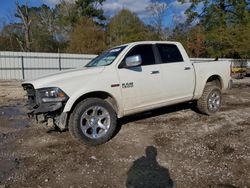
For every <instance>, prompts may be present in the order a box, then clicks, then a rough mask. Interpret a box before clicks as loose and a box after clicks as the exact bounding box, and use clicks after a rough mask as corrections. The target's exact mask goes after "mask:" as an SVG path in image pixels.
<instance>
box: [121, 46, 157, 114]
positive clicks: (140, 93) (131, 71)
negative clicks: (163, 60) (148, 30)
mask: <svg viewBox="0 0 250 188" xmlns="http://www.w3.org/2000/svg"><path fill="white" fill-rule="evenodd" d="M134 55H140V56H141V59H142V64H141V66H137V67H132V68H119V69H118V75H119V78H120V85H121V86H122V88H121V89H122V97H123V104H124V110H125V114H129V113H133V112H136V111H142V110H145V109H147V108H149V107H150V106H152V105H154V104H157V103H159V102H160V101H161V96H162V89H161V83H162V79H161V70H160V65H159V64H156V61H155V54H154V52H153V46H152V45H137V46H135V47H133V48H132V49H131V50H130V51H129V52H128V53H127V55H126V56H125V58H126V57H129V56H134ZM125 58H124V60H125ZM123 62H124V61H123ZM123 62H122V63H123Z"/></svg>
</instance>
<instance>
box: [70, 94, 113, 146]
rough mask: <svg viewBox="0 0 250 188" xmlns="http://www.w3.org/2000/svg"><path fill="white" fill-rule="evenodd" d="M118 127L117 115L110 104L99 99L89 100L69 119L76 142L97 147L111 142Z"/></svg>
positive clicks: (81, 103)
mask: <svg viewBox="0 0 250 188" xmlns="http://www.w3.org/2000/svg"><path fill="white" fill-rule="evenodd" d="M91 111H92V112H93V113H92V112H91ZM98 113H99V114H98ZM101 118H103V119H101ZM116 125H117V116H116V113H115V111H114V109H113V107H112V106H111V105H110V104H109V103H108V102H106V101H104V100H102V99H99V98H88V99H85V100H83V101H82V102H80V103H79V104H78V105H77V106H76V107H75V109H74V110H73V112H72V114H71V116H70V119H69V132H70V134H71V136H72V137H73V138H74V139H75V140H77V141H79V142H81V143H83V144H85V145H90V146H95V145H100V144H104V143H105V142H107V141H108V140H110V139H111V138H112V136H113V134H114V132H115V130H116ZM99 126H100V127H99ZM101 127H102V128H101ZM98 136H100V137H98Z"/></svg>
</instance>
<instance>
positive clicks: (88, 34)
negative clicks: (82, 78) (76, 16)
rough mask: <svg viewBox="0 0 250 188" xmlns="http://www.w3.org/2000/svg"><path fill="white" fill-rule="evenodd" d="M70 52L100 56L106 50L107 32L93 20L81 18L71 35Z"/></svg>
mask: <svg viewBox="0 0 250 188" xmlns="http://www.w3.org/2000/svg"><path fill="white" fill-rule="evenodd" d="M70 38H71V40H70V43H69V47H68V49H67V51H68V52H73V53H85V54H88V53H90V54H98V53H100V52H102V51H103V50H104V49H105V47H106V46H105V32H104V31H103V30H102V28H100V27H99V26H97V25H96V24H95V23H94V22H93V20H91V19H89V18H87V17H85V18H81V19H80V20H79V21H78V22H77V24H76V26H75V28H74V29H73V32H72V33H71V35H70Z"/></svg>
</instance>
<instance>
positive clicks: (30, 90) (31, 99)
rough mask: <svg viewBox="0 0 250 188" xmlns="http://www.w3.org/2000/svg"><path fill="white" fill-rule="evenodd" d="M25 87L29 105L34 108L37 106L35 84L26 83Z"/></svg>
mask: <svg viewBox="0 0 250 188" xmlns="http://www.w3.org/2000/svg"><path fill="white" fill-rule="evenodd" d="M23 89H24V90H25V91H26V92H27V97H28V101H27V102H28V106H29V107H30V108H31V109H34V108H35V107H36V106H37V102H36V90H35V89H34V87H33V85H31V84H24V85H23Z"/></svg>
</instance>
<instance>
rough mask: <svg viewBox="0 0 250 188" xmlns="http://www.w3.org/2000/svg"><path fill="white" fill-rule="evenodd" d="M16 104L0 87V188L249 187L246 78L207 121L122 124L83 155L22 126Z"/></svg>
mask: <svg viewBox="0 0 250 188" xmlns="http://www.w3.org/2000/svg"><path fill="white" fill-rule="evenodd" d="M23 96H24V93H23V91H22V89H21V87H20V83H19V82H15V81H1V82H0V188H5V187H32V188H33V187H39V188H40V187H68V188H78V187H125V186H128V187H178V188H183V187H211V188H219V187H221V188H226V187H228V188H233V187H242V188H245V187H250V78H247V79H244V80H241V81H237V82H236V84H235V85H234V87H233V89H232V90H229V91H228V92H226V93H225V94H224V95H223V98H224V102H223V107H222V109H221V111H220V112H219V113H218V114H217V115H215V116H212V117H208V116H204V115H201V114H198V113H197V112H195V110H194V109H193V105H192V104H181V105H176V106H171V107H168V108H162V109H159V110H156V111H152V112H149V113H144V114H140V115H136V116H133V117H129V118H125V119H123V120H122V121H120V124H121V125H122V126H121V130H120V131H119V133H118V134H117V135H116V136H115V137H114V138H113V139H112V140H111V141H109V142H108V143H107V144H104V145H101V146H98V147H90V148H89V147H86V146H84V145H81V144H79V143H76V142H75V141H73V140H72V139H71V137H70V135H69V133H68V132H63V133H60V132H47V131H46V129H45V128H44V127H41V126H37V125H36V124H35V123H34V122H31V121H29V120H28V119H27V117H26V115H25V110H24V107H23V105H24V100H23ZM145 152H146V154H145Z"/></svg>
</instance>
